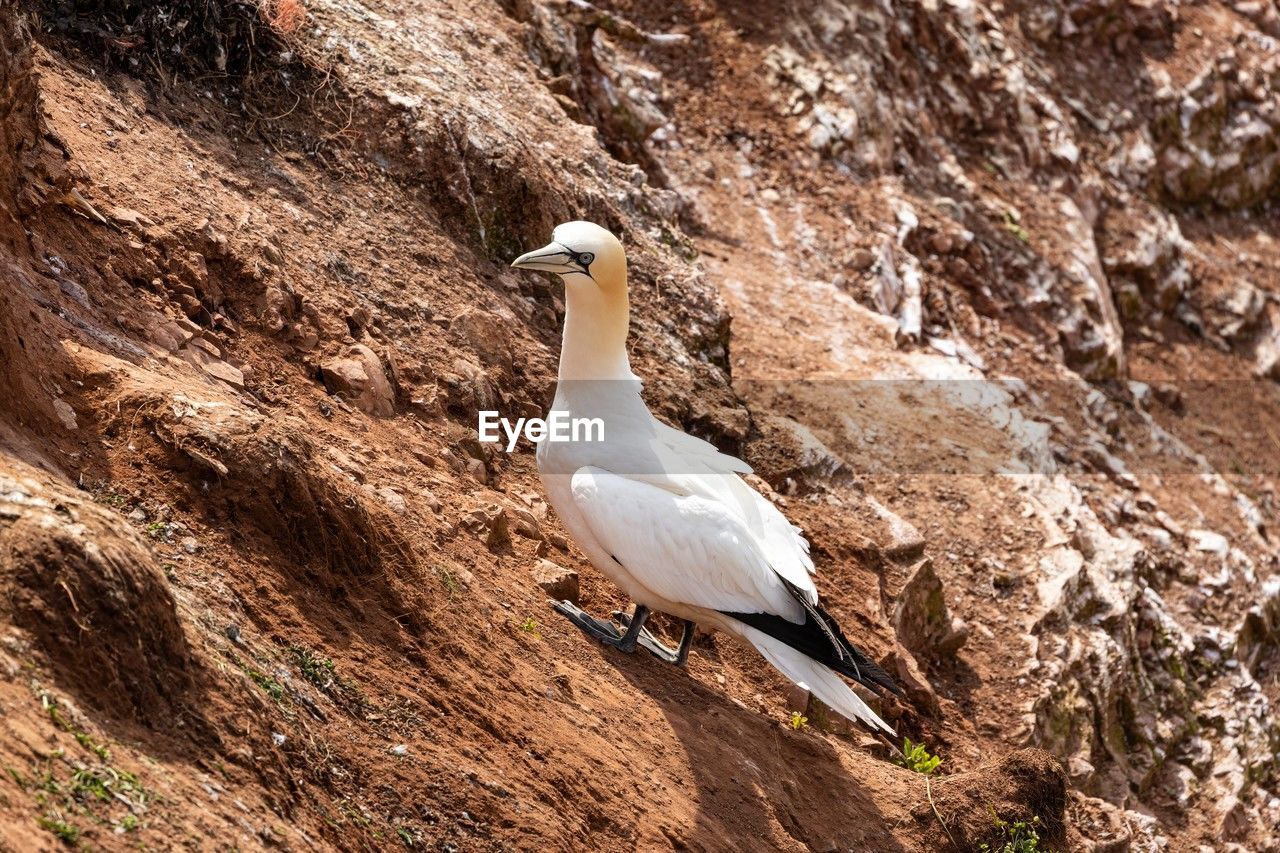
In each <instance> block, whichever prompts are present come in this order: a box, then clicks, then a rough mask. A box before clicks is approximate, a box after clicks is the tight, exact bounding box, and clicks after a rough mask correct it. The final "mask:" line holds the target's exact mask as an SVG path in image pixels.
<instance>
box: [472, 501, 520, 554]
mask: <svg viewBox="0 0 1280 853" xmlns="http://www.w3.org/2000/svg"><path fill="white" fill-rule="evenodd" d="M462 526H463V527H464V528H466V529H467V530H470V531H471V532H472V533H474V534H475V535H476V536H478V537H480V540H481V541H482V542H484V544H485V545H486V546H488V547H489V548H500V547H502V546H503V545H505V544H507V543H509V542H510V541H511V533H510V518H509V517H508V516H507V511H506V510H505V509H503V508H502V507H500V506H498V505H496V504H489V505H487V506H480V507H476V508H475V509H472V510H471V511H470V512H468V513H467V514H466V515H465V516H463V518H462Z"/></svg>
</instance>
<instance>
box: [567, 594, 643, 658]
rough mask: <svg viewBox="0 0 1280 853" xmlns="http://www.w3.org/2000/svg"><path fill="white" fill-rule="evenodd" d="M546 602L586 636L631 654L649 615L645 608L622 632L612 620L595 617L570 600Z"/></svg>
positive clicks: (638, 608) (638, 610)
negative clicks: (635, 621) (637, 620)
mask: <svg viewBox="0 0 1280 853" xmlns="http://www.w3.org/2000/svg"><path fill="white" fill-rule="evenodd" d="M548 603H549V604H550V605H551V606H552V607H553V608H554V609H555V611H556V612H557V613H559V614H560V615H561V616H563V617H565V618H566V619H568V620H569V621H570V622H572V623H573V624H575V625H577V626H578V627H579V628H581V629H582V632H583V633H584V634H586V635H587V636H589V637H594V638H595V639H596V640H599V641H600V642H602V643H604V644H605V645H606V646H613V647H614V648H615V649H617V650H619V651H622V652H626V653H627V654H631V653H632V652H634V651H635V650H636V641H637V638H638V636H639V634H640V632H641V630H642V629H643V628H644V620H645V619H646V618H648V616H649V612H648V610H647V609H646V610H645V611H644V613H643V614H642V615H641V616H640V620H639V622H638V623H633V624H629V625H628V626H627V631H626V633H625V634H624V633H622V632H621V631H619V630H618V626H617V625H614V624H613V623H612V622H606V621H604V620H603V619H597V618H596V617H594V616H592V615H591V614H590V613H588V612H586V611H585V610H583V609H582V608H581V607H578V606H577V605H576V604H573V603H572V602H568V601H554V600H553V601H550V602H548ZM640 610H641V608H640V607H637V608H636V612H637V613H639V612H640Z"/></svg>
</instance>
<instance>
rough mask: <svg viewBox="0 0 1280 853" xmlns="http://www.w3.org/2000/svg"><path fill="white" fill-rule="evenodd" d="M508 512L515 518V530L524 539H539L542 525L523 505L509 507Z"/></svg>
mask: <svg viewBox="0 0 1280 853" xmlns="http://www.w3.org/2000/svg"><path fill="white" fill-rule="evenodd" d="M507 511H508V512H510V513H511V515H512V517H513V518H515V522H516V523H515V532H516V533H517V534H518V535H520V536H523V537H525V538H526V539H541V538H542V527H541V525H539V524H538V519H537V518H535V517H534V515H533V513H532V512H530V511H529V510H527V509H525V508H524V507H509V508H508V510H507Z"/></svg>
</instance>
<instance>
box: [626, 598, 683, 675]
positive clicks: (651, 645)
mask: <svg viewBox="0 0 1280 853" xmlns="http://www.w3.org/2000/svg"><path fill="white" fill-rule="evenodd" d="M636 609H637V610H639V608H636ZM610 615H612V616H613V618H614V619H617V620H618V621H619V622H621V623H622V624H623V625H625V626H626V627H627V628H628V629H630V628H631V623H632V620H631V614H629V613H623V612H622V611H620V610H615V611H613V613H612V614H610ZM645 615H646V616H647V615H648V613H647V612H646V614H645ZM693 633H694V624H693V623H692V622H690V621H689V620H687V619H686V620H685V622H684V634H683V635H682V636H681V637H680V645H679V647H678V648H675V649H673V648H671V647H670V646H665V645H663V644H662V641H661V640H659V639H658V638H657V637H655V636H654V635H653V634H652V633H650V632H649V629H648V628H645V627H643V626H641V628H640V633H639V634H638V635H637V636H636V642H637V643H638V644H639V645H641V646H643V647H644V648H645V650H646V651H647V652H649V654H651V655H653V656H654V657H656V658H657V659H658V660H661V661H666V662H667V663H669V664H672V665H673V666H685V665H686V664H687V663H688V662H689V647H690V646H692V645H693Z"/></svg>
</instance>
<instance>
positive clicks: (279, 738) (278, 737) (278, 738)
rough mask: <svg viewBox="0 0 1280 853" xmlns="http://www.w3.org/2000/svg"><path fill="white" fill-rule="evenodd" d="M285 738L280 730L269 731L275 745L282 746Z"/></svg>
mask: <svg viewBox="0 0 1280 853" xmlns="http://www.w3.org/2000/svg"><path fill="white" fill-rule="evenodd" d="M287 740H288V738H287V737H285V736H284V735H282V734H281V733H280V732H272V733H271V742H272V743H274V744H275V745H276V746H284V742H285V741H287Z"/></svg>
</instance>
